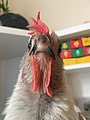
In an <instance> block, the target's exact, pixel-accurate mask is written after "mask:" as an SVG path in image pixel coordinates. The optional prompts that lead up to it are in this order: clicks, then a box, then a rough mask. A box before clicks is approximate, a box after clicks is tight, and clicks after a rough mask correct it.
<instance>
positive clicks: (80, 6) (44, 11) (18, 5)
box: [9, 0, 90, 30]
mask: <svg viewBox="0 0 90 120" xmlns="http://www.w3.org/2000/svg"><path fill="white" fill-rule="evenodd" d="M9 4H10V9H11V10H12V11H14V12H16V13H20V14H21V15H23V16H25V17H26V18H27V19H28V21H29V22H30V23H31V21H30V17H31V16H32V17H35V18H36V15H37V12H38V11H39V10H40V11H41V17H42V20H43V21H44V22H45V23H46V24H47V25H48V26H49V27H50V28H51V29H53V30H60V29H62V28H66V27H70V26H74V25H78V24H82V23H84V22H85V21H90V13H89V11H90V0H9Z"/></svg>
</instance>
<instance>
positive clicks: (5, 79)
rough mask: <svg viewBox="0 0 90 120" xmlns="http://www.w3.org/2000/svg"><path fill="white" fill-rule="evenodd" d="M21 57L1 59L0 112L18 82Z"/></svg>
mask: <svg viewBox="0 0 90 120" xmlns="http://www.w3.org/2000/svg"><path fill="white" fill-rule="evenodd" d="M20 59H21V58H20V57H19V58H13V59H8V60H2V61H0V114H1V113H2V111H3V109H4V107H5V103H6V100H7V98H8V97H10V95H11V94H12V90H13V88H14V85H15V84H16V82H17V77H18V73H19V63H20ZM1 119H2V116H1V115H0V120H1Z"/></svg>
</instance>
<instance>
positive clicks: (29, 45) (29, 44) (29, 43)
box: [28, 38, 32, 50]
mask: <svg viewBox="0 0 90 120" xmlns="http://www.w3.org/2000/svg"><path fill="white" fill-rule="evenodd" d="M31 39H32V38H29V40H28V49H29V50H30V48H31Z"/></svg>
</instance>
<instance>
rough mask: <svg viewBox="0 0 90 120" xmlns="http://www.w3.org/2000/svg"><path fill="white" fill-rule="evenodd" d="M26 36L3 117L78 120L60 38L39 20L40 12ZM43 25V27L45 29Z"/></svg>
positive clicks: (10, 118)
mask: <svg viewBox="0 0 90 120" xmlns="http://www.w3.org/2000/svg"><path fill="white" fill-rule="evenodd" d="M32 20H33V22H34V23H35V25H32V26H28V27H30V28H33V29H35V31H34V32H33V33H30V34H32V36H31V37H30V39H29V43H28V50H27V52H26V53H25V55H24V57H23V58H22V60H21V68H20V73H19V76H18V80H17V84H16V85H15V89H14V91H13V94H12V96H11V98H10V100H9V101H8V102H7V107H6V109H5V111H4V114H5V118H4V120H19V119H20V120H78V116H77V114H76V111H75V110H74V104H75V103H74V99H73V96H72V94H71V92H70V90H69V87H68V85H67V82H66V78H65V75H64V69H63V60H62V58H61V56H60V53H61V42H60V40H59V38H58V37H57V35H56V34H55V33H54V32H51V34H50V33H49V29H48V27H47V26H46V25H45V24H44V23H43V22H41V20H40V13H38V17H37V21H36V20H35V19H33V18H32ZM44 28H45V29H44Z"/></svg>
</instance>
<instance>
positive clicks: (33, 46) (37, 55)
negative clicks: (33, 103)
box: [28, 23, 61, 96]
mask: <svg viewBox="0 0 90 120" xmlns="http://www.w3.org/2000/svg"><path fill="white" fill-rule="evenodd" d="M40 25H41V26H43V25H44V26H43V27H42V28H43V31H45V32H41V31H42V30H41V29H40V31H37V32H34V34H33V35H32V36H31V37H30V39H29V43H28V49H29V64H30V66H31V70H32V77H33V82H32V91H33V92H34V91H38V92H39V94H43V93H46V94H48V95H49V96H52V88H51V87H50V81H51V74H52V69H53V61H55V60H56V59H59V57H60V52H61V43H60V40H59V38H58V37H57V35H56V34H55V33H54V32H52V33H51V34H49V31H46V30H44V27H45V29H46V28H47V30H49V29H48V27H47V26H46V25H45V24H44V23H42V24H40Z"/></svg>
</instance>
